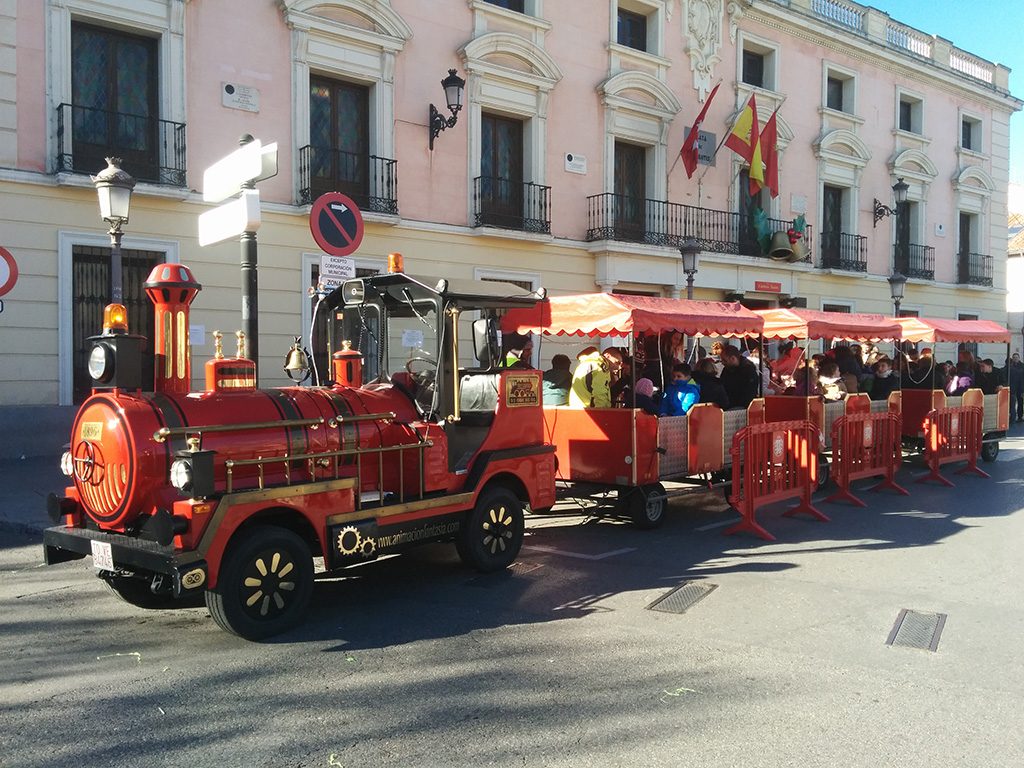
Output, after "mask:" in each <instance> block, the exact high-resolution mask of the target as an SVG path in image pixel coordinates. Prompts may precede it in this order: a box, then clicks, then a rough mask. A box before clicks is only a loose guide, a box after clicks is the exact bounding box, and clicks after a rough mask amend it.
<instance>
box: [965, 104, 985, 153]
mask: <svg viewBox="0 0 1024 768" xmlns="http://www.w3.org/2000/svg"><path fill="white" fill-rule="evenodd" d="M960 146H961V147H962V148H963V149H968V150H970V151H971V152H981V151H982V146H983V145H982V140H981V119H980V118H977V117H974V116H972V115H966V114H963V113H961V115H960Z"/></svg>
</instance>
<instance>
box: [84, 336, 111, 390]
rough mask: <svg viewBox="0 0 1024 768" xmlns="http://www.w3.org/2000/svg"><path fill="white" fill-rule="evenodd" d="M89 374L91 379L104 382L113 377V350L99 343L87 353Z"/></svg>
mask: <svg viewBox="0 0 1024 768" xmlns="http://www.w3.org/2000/svg"><path fill="white" fill-rule="evenodd" d="M89 375H90V376H91V377H92V379H93V381H98V382H100V383H101V384H106V383H107V382H108V381H110V380H111V379H112V378H113V377H114V350H113V349H111V348H110V347H108V346H107V345H106V344H103V343H100V344H97V345H96V346H94V347H93V348H92V352H90V353H89Z"/></svg>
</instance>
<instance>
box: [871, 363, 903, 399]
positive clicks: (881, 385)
mask: <svg viewBox="0 0 1024 768" xmlns="http://www.w3.org/2000/svg"><path fill="white" fill-rule="evenodd" d="M874 374H875V375H874V379H873V380H872V382H871V399H872V400H888V399H889V395H890V394H892V393H893V392H894V391H896V390H897V389H899V383H898V382H897V381H896V377H895V376H893V374H892V366H891V365H890V364H889V359H888V358H886V357H883V358H882V359H881V360H879V361H878V362H877V363H875V366H874Z"/></svg>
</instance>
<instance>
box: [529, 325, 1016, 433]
mask: <svg viewBox="0 0 1024 768" xmlns="http://www.w3.org/2000/svg"><path fill="white" fill-rule="evenodd" d="M778 350H779V352H778V355H777V357H776V358H775V359H774V360H769V359H766V360H764V361H763V362H762V361H760V360H759V357H758V346H757V344H756V342H749V341H748V342H747V343H746V344H732V343H729V344H725V343H722V342H717V341H716V342H715V343H713V344H712V345H711V349H710V352H707V351H705V350H704V348H703V347H701V346H700V345H699V344H698V345H697V346H696V347H695V348H692V349H690V350H687V349H686V346H685V343H684V340H683V338H682V336H681V334H678V333H674V334H665V335H664V336H663V337H662V338H661V339H660V341H659V340H658V339H657V337H653V338H648V339H641V340H640V343H638V345H637V354H636V356H635V357H631V356H630V355H629V354H628V352H627V350H625V349H623V348H620V347H610V348H608V349H605V350H604V351H601V350H600V349H598V348H597V347H596V346H588V347H586V348H585V349H583V350H582V351H580V352H579V354H578V355H577V356H576V365H575V368H573V364H572V361H571V360H570V358H569V357H568V356H567V355H564V354H558V355H555V356H554V357H553V358H552V360H551V368H550V369H549V370H547V371H546V372H545V373H544V379H543V390H544V392H543V397H544V404H545V405H568V406H570V407H574V408H611V407H615V406H621V407H635V408H641V409H643V410H645V411H647V412H648V413H653V414H659V415H665V416H680V415H683V414H685V413H687V412H688V411H689V410H690V408H692V407H693V406H694V405H695V404H697V403H714V404H715V405H717V406H719V407H720V408H722V409H723V410H728V409H731V408H746V407H747V406H748V405H750V402H751V401H752V400H753V399H754V398H756V397H760V396H761V395H780V394H785V395H799V396H815V395H820V396H821V397H822V398H823V399H825V400H826V401H836V400H843V399H844V398H845V397H846V396H847V395H848V394H852V393H857V392H864V393H866V394H868V396H869V397H871V399H872V400H886V399H888V397H889V395H890V394H891V393H892V392H893V391H895V390H897V389H900V388H901V387H902V388H904V389H911V388H917V389H931V388H933V387H934V388H935V389H942V390H943V391H945V392H946V394H947V395H951V396H952V395H959V394H962V393H963V392H965V391H966V390H967V389H969V388H975V387H976V388H979V389H981V391H982V392H984V393H985V394H993V393H995V391H996V389H997V388H998V387H999V386H1002V385H1008V386H1009V387H1010V395H1011V401H1010V419H1011V421H1024V363H1022V362H1021V360H1020V355H1018V354H1016V353H1014V354H1013V355H1012V356H1011V358H1010V359H1009V360H1007V362H1006V365H1005V367H1003V368H997V367H996V366H995V364H994V362H993V360H991V359H989V358H985V359H980V360H976V359H975V357H974V355H973V354H972V353H971V352H970V351H968V350H967V349H961V350H960V352H959V354H958V356H957V362H956V363H955V364H954V363H953V362H952V361H945V362H941V363H940V362H937V361H936V360H935V359H934V358H933V356H932V350H931V349H929V348H927V347H926V348H924V349H921V350H920V351H919V352H918V351H916V350H913V349H906V350H905V351H902V352H900V353H899V354H898V362H897V363H896V364H894V363H893V360H892V359H891V358H890V357H888V356H887V355H885V354H883V353H882V352H881V351H880V350H879V349H878V347H877V346H876V345H874V344H865V345H863V346H862V345H860V344H848V345H847V344H842V345H837V346H834V347H832V348H831V349H829V350H828V351H827V352H825V353H824V354H815V355H811V356H810V357H809V358H808V357H807V356H806V354H805V350H804V349H801V348H800V347H799V346H797V345H795V344H794V343H792V342H782V343H780V344H779V346H778ZM527 359H528V358H527ZM520 361H521V355H520V356H519V357H516V358H514V359H513V362H514V363H515V362H520Z"/></svg>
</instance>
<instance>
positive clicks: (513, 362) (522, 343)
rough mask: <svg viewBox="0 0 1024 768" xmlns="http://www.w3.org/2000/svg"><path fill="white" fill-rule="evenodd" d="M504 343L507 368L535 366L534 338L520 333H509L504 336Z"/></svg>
mask: <svg viewBox="0 0 1024 768" xmlns="http://www.w3.org/2000/svg"><path fill="white" fill-rule="evenodd" d="M502 343H503V344H504V346H505V367H506V368H532V367H533V339H531V338H530V337H529V336H527V335H524V334H520V333H507V334H504V336H503V337H502Z"/></svg>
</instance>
